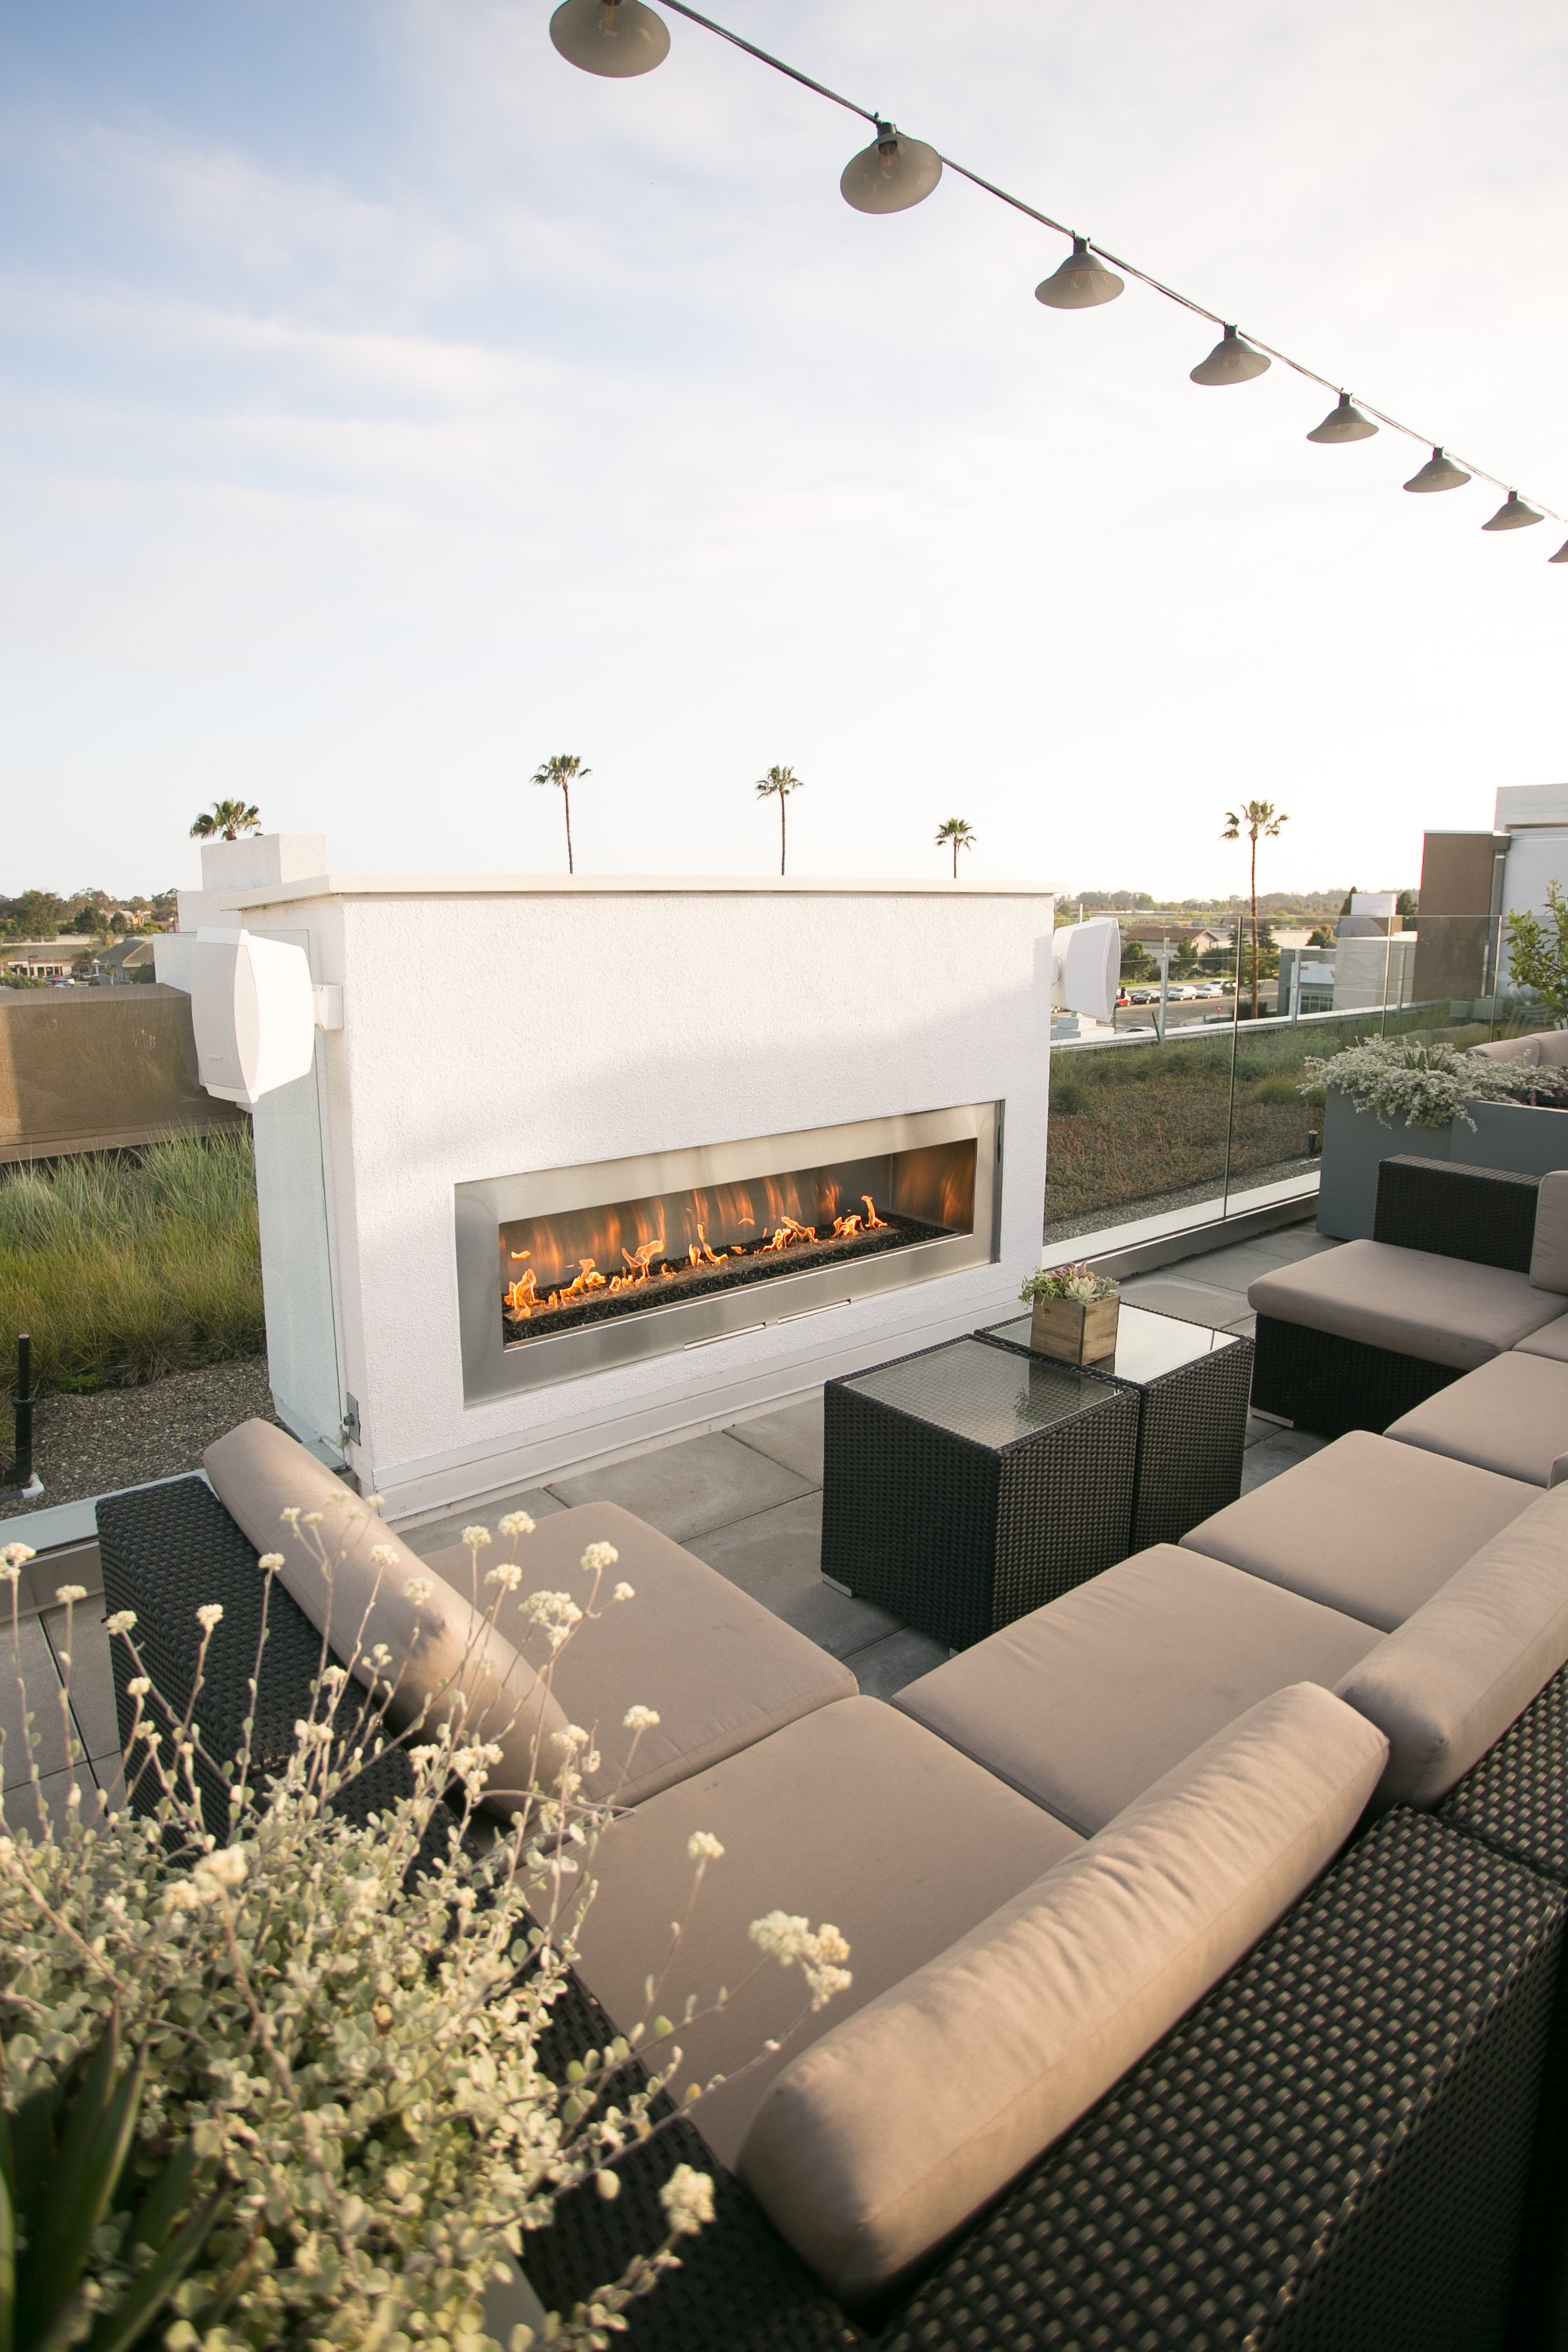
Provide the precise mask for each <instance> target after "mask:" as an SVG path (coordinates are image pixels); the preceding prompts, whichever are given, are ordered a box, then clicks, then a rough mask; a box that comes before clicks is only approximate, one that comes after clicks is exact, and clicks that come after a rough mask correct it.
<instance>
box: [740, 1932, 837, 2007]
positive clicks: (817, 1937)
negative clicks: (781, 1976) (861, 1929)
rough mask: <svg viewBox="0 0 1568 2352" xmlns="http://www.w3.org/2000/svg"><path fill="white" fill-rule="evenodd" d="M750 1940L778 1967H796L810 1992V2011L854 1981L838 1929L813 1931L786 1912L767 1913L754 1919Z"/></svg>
mask: <svg viewBox="0 0 1568 2352" xmlns="http://www.w3.org/2000/svg"><path fill="white" fill-rule="evenodd" d="M751 1937H752V1943H753V1944H755V1945H756V1946H757V1948H758V1949H759V1950H760V1951H763V1952H765V1953H766V1954H767V1955H768V1957H769V1958H770V1959H774V1960H777V1961H778V1963H779V1965H780V1966H781V1968H786V1969H789V1968H797V1967H798V1968H799V1969H801V1970H802V1972H803V1973H804V1975H805V1981H806V1983H807V1985H808V1986H809V1987H810V1989H811V2005H812V2007H813V2009H822V2008H823V2007H825V2006H826V2003H827V2002H828V2001H830V2000H832V1998H833V1996H834V1994H835V1993H836V1992H847V1991H848V1990H849V1987H850V1985H851V1984H852V1983H853V1982H854V1979H853V1978H852V1977H851V1975H850V1973H849V1971H848V1969H847V1968H846V1967H845V1966H844V1963H845V1961H846V1960H847V1958H849V1947H848V1945H847V1943H846V1942H845V1940H844V1938H843V1937H842V1936H841V1935H840V1934H839V1932H838V1930H837V1927H828V1926H827V1925H826V1922H825V1923H824V1924H823V1926H822V1927H816V1928H814V1927H812V1925H811V1923H810V1921H809V1920H808V1919H803V1918H801V1917H800V1916H798V1915H795V1914H792V1913H790V1912H787V1911H770V1912H769V1913H768V1915H767V1916H766V1918H764V1919H753V1920H752V1926H751Z"/></svg>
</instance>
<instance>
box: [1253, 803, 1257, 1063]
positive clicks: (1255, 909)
mask: <svg viewBox="0 0 1568 2352" xmlns="http://www.w3.org/2000/svg"><path fill="white" fill-rule="evenodd" d="M1252 1017H1253V1019H1254V1020H1255V1021H1256V1020H1257V1018H1258V835H1256V834H1254V835H1253V836H1252Z"/></svg>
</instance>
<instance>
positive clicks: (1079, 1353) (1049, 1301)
mask: <svg viewBox="0 0 1568 2352" xmlns="http://www.w3.org/2000/svg"><path fill="white" fill-rule="evenodd" d="M1120 1307H1121V1299H1120V1298H1096V1299H1092V1300H1090V1301H1089V1303H1088V1304H1087V1305H1086V1304H1083V1303H1082V1302H1080V1301H1079V1300H1078V1299H1076V1298H1037V1299H1036V1300H1035V1302H1034V1305H1033V1308H1032V1311H1031V1318H1030V1328H1029V1345H1030V1347H1031V1348H1034V1349H1037V1351H1038V1352H1039V1353H1040V1354H1041V1355H1042V1356H1055V1357H1056V1359H1057V1360H1058V1363H1063V1364H1098V1363H1100V1362H1102V1361H1103V1360H1104V1359H1105V1358H1106V1357H1107V1356H1114V1354H1115V1353H1116V1318H1117V1314H1118V1311H1119V1309H1120Z"/></svg>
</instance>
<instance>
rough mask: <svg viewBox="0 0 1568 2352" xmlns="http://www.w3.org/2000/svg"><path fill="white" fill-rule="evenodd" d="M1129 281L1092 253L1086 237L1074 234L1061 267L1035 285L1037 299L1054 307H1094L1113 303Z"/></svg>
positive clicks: (1091, 308)
mask: <svg viewBox="0 0 1568 2352" xmlns="http://www.w3.org/2000/svg"><path fill="white" fill-rule="evenodd" d="M1126 284H1127V280H1126V278H1118V276H1117V275H1116V272H1115V270H1114V269H1108V268H1106V266H1105V264H1104V262H1103V261H1101V260H1100V257H1099V255H1098V254H1093V253H1090V251H1089V239H1088V238H1087V237H1082V236H1075V237H1074V239H1073V241H1072V251H1071V253H1070V254H1069V255H1068V258H1067V259H1066V260H1065V261H1064V262H1063V264H1062V266H1061V268H1059V269H1053V270H1052V272H1051V274H1050V276H1049V277H1048V278H1042V279H1041V281H1040V283H1039V284H1038V285H1037V287H1036V289H1035V299H1036V301H1037V302H1044V303H1045V304H1046V305H1047V308H1049V309H1050V310H1094V309H1095V307H1096V306H1097V304H1099V303H1100V302H1114V301H1115V299H1116V298H1117V296H1118V295H1119V294H1120V293H1121V291H1122V290H1123V289H1124V288H1125V286H1126Z"/></svg>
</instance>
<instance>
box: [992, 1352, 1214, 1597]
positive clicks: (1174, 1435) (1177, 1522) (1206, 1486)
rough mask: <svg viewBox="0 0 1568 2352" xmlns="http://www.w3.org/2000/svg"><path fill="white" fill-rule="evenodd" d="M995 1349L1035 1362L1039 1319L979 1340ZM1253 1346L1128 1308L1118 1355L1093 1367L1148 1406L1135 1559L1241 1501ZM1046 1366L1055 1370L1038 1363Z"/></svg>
mask: <svg viewBox="0 0 1568 2352" xmlns="http://www.w3.org/2000/svg"><path fill="white" fill-rule="evenodd" d="M975 1336H976V1338H977V1339H986V1340H989V1341H990V1342H991V1344H992V1345H993V1346H994V1347H998V1348H1009V1349H1013V1350H1014V1351H1015V1352H1016V1353H1017V1354H1021V1355H1028V1354H1029V1353H1030V1349H1029V1318H1028V1317H1027V1316H1026V1315H1021V1316H1019V1317H1018V1318H1016V1320H1015V1321H1013V1322H1009V1323H994V1324H992V1325H991V1326H990V1327H989V1328H988V1329H986V1330H984V1331H980V1332H977V1333H976V1335H975ZM1252 1355H1253V1349H1252V1342H1251V1340H1250V1339H1242V1338H1240V1337H1239V1336H1238V1335H1237V1333H1236V1332H1234V1331H1211V1330H1210V1329H1209V1327H1208V1325H1207V1324H1206V1323H1184V1322H1182V1321H1181V1320H1180V1319H1179V1318H1177V1317H1175V1316H1173V1315H1155V1314H1152V1313H1151V1311H1150V1310H1149V1308H1148V1307H1130V1306H1124V1307H1122V1309H1121V1318H1120V1319H1119V1321H1118V1324H1117V1332H1116V1353H1115V1354H1114V1356H1107V1357H1106V1359H1105V1360H1104V1361H1103V1362H1102V1363H1099V1364H1089V1365H1086V1366H1085V1368H1084V1369H1085V1370H1086V1372H1087V1373H1088V1375H1089V1378H1090V1379H1091V1380H1100V1381H1109V1382H1110V1384H1111V1385H1112V1386H1113V1387H1116V1388H1120V1389H1125V1390H1127V1391H1130V1392H1131V1394H1132V1395H1133V1396H1135V1397H1136V1398H1137V1400H1138V1466H1137V1469H1136V1471H1135V1473H1134V1475H1133V1486H1132V1531H1131V1549H1132V1550H1133V1551H1142V1549H1143V1548H1144V1546H1145V1545H1147V1544H1157V1543H1178V1542H1179V1541H1180V1540H1181V1538H1182V1537H1183V1536H1184V1535H1185V1534H1186V1532H1187V1529H1188V1528H1195V1527H1196V1526H1197V1525H1198V1524H1199V1522H1200V1521H1201V1520H1204V1519H1206V1518H1207V1517H1209V1515H1210V1513H1211V1512H1214V1511H1219V1510H1223V1509H1224V1507H1225V1506H1226V1503H1234V1502H1235V1500H1236V1498H1237V1496H1238V1495H1239V1494H1240V1492H1241V1457H1242V1453H1243V1450H1244V1448H1245V1446H1246V1444H1247V1398H1248V1396H1249V1394H1250V1392H1251V1389H1252ZM1034 1360H1035V1362H1036V1363H1043V1362H1048V1361H1049V1359H1048V1358H1047V1357H1041V1356H1036V1357H1035V1358H1034Z"/></svg>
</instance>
